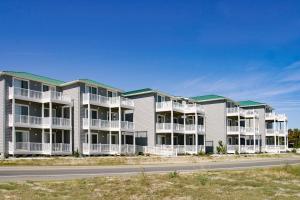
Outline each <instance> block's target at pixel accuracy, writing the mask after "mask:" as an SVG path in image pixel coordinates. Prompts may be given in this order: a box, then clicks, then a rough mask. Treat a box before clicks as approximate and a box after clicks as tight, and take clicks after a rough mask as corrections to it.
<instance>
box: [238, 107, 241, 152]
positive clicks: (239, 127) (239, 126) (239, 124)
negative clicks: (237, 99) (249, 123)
mask: <svg viewBox="0 0 300 200" xmlns="http://www.w3.org/2000/svg"><path fill="white" fill-rule="evenodd" d="M238 129H239V130H238V134H239V135H238V138H239V141H238V145H239V154H241V116H240V107H238Z"/></svg>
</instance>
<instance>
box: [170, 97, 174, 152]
mask: <svg viewBox="0 0 300 200" xmlns="http://www.w3.org/2000/svg"><path fill="white" fill-rule="evenodd" d="M171 146H172V149H174V112H173V100H171Z"/></svg>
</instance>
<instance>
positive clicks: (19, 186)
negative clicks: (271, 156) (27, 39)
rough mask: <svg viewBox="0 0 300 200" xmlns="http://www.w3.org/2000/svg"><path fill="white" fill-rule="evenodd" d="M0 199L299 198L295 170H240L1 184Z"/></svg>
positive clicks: (298, 178)
mask: <svg viewBox="0 0 300 200" xmlns="http://www.w3.org/2000/svg"><path fill="white" fill-rule="evenodd" d="M0 197H1V199H25V200H26V199H30V200H32V199H33V200H34V199H79V200H80V199H104V200H105V199H126V200H127V199H210V200H214V199H224V200H227V199H228V200H232V199H250V200H252V199H253V200H257V199H270V200H273V199H274V200H275V199H276V200H278V199H287V200H289V199H290V200H293V199H295V200H296V199H299V198H300V165H297V166H289V165H286V166H283V167H277V168H269V169H253V170H245V171H211V172H199V173H193V174H184V173H180V174H179V173H177V172H172V173H169V174H164V175H150V174H146V173H144V172H143V171H142V172H141V174H140V175H137V176H130V177H129V176H128V177H127V176H121V177H98V178H91V179H78V180H68V181H27V182H16V183H12V182H10V183H0Z"/></svg>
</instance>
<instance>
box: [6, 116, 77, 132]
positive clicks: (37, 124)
mask: <svg viewBox="0 0 300 200" xmlns="http://www.w3.org/2000/svg"><path fill="white" fill-rule="evenodd" d="M50 122H51V118H50V117H36V116H29V115H15V120H14V121H13V115H12V114H10V115H9V126H10V127H12V126H17V127H27V128H50V126H51V124H50ZM52 128H56V129H71V128H72V127H71V121H70V119H67V118H58V117H52Z"/></svg>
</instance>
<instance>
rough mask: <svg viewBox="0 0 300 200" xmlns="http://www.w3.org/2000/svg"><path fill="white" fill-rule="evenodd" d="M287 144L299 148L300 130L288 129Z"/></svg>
mask: <svg viewBox="0 0 300 200" xmlns="http://www.w3.org/2000/svg"><path fill="white" fill-rule="evenodd" d="M288 138H289V144H291V145H292V146H293V148H300V130H299V129H297V128H295V129H289V135H288Z"/></svg>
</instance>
